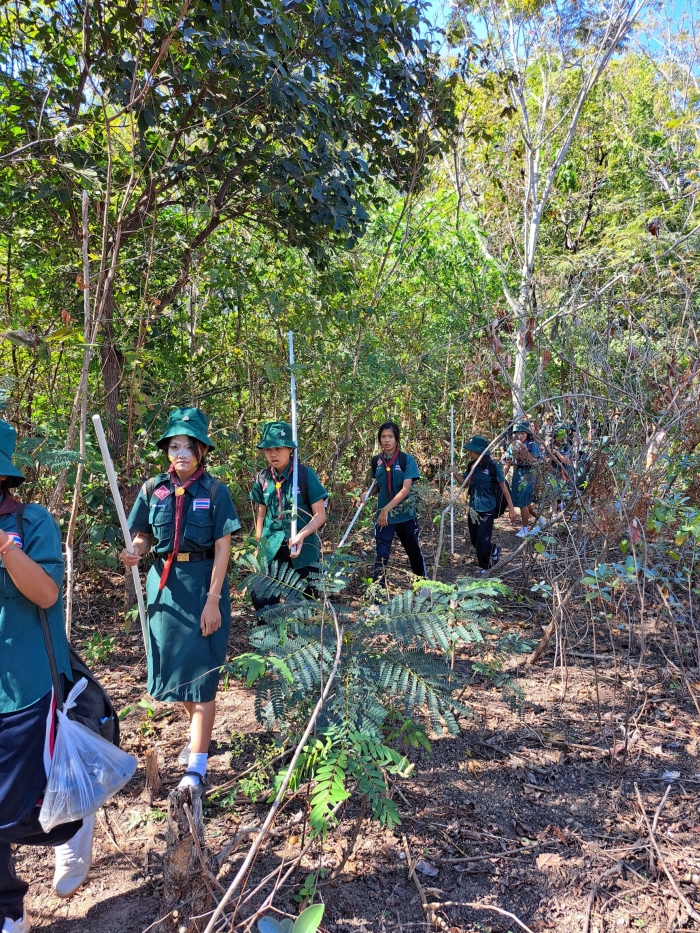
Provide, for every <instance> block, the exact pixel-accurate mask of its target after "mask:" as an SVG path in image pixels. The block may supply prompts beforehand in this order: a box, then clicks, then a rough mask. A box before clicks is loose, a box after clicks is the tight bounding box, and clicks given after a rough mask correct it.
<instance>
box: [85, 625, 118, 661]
mask: <svg viewBox="0 0 700 933" xmlns="http://www.w3.org/2000/svg"><path fill="white" fill-rule="evenodd" d="M113 651H114V636H113V635H100V634H99V633H98V632H93V634H92V637H91V638H89V639H88V640H87V641H85V642H83V657H84V658H85V660H86V661H87V662H88V664H106V663H107V661H109V657H110V655H111V654H112V652H113Z"/></svg>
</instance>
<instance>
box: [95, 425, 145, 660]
mask: <svg viewBox="0 0 700 933" xmlns="http://www.w3.org/2000/svg"><path fill="white" fill-rule="evenodd" d="M92 423H93V424H94V425H95V434H96V435H97V443H98V444H99V445H100V450H101V451H102V459H103V460H104V462H105V469H106V470H107V479H108V480H109V488H110V489H111V490H112V498H113V499H114V504H115V506H116V507H117V515H118V516H119V524H120V525H121V526H122V534H123V535H124V544H125V545H126V549H127V551H128V552H129V554H135V553H136V552H135V551H134V543H133V541H132V540H131V532H130V531H129V525H128V524H127V521H126V512H125V511H124V503H123V502H122V497H121V496H120V494H119V486H118V485H117V474H116V473H115V472H114V464H113V463H112V457H111V456H110V453H109V447H108V446H107V438H106V437H105V432H104V428H103V427H102V421H101V420H100V416H99V415H93V416H92ZM131 575H132V576H133V578H134V588H135V589H136V599H137V602H138V604H139V617H140V619H141V631H142V632H143V641H144V644H146V645H147V644H148V639H147V637H146V607H145V606H144V604H143V590H142V589H141V577H140V576H139V568H138V567H132V568H131Z"/></svg>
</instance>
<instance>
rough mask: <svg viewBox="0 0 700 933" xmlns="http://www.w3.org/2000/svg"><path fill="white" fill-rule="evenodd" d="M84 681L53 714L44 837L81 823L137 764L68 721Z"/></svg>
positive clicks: (42, 819) (42, 815) (41, 816)
mask: <svg viewBox="0 0 700 933" xmlns="http://www.w3.org/2000/svg"><path fill="white" fill-rule="evenodd" d="M86 686H87V680H86V679H85V678H84V677H83V678H81V679H80V680H79V681H78V683H77V684H76V685H75V686H74V687H73V689H72V690H71V692H70V693H69V694H68V696H67V698H66V702H65V703H64V705H63V709H62V710H59V711H58V712H57V714H56V715H57V717H58V729H57V734H56V743H55V745H54V750H53V758H52V759H51V768H50V770H49V778H48V782H47V784H46V792H45V794H44V802H43V803H42V805H41V812H40V813H39V822H40V823H41V825H42V828H43V830H44V832H46V833H48V832H49V831H50V830H52V829H53V828H54V826H59V825H60V824H61V823H71V822H72V821H73V820H81V819H83V817H85V816H89V815H90V814H91V813H95V811H96V810H99V808H100V807H101V806H102V804H103V803H104V802H105V801H106V800H107V798H108V797H111V796H112V794H116V792H117V791H118V790H121V788H122V787H123V786H124V785H125V784H126V783H127V781H128V780H129V779H130V778H131V776H132V775H133V773H134V771H135V770H136V764H137V761H136V759H135V758H134V756H133V755H128V754H127V753H126V752H123V751H122V750H121V749H120V748H117V746H116V745H112V743H111V742H108V741H107V740H106V739H103V738H102V736H101V735H97V733H95V732H92V731H91V730H90V729H88V728H87V727H86V726H83V725H82V724H81V723H79V722H74V721H73V720H72V719H69V718H68V715H67V712H68V710H69V709H71V708H72V707H73V706H75V700H76V697H78V696H79V695H80V694H81V693H82V692H83V690H84V689H85V687H86Z"/></svg>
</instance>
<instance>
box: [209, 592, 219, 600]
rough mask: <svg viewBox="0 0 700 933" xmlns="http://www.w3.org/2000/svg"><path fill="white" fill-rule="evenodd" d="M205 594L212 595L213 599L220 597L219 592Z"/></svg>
mask: <svg viewBox="0 0 700 933" xmlns="http://www.w3.org/2000/svg"><path fill="white" fill-rule="evenodd" d="M207 596H213V597H214V599H221V593H207Z"/></svg>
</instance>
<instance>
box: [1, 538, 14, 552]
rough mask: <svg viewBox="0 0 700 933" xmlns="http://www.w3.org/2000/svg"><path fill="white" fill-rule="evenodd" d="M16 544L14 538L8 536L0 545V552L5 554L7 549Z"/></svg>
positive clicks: (9, 549)
mask: <svg viewBox="0 0 700 933" xmlns="http://www.w3.org/2000/svg"><path fill="white" fill-rule="evenodd" d="M16 546H17V542H16V541H15V540H14V538H8V539H7V541H6V542H5V543H4V544H3V545H2V546H0V554H7V552H8V551H11V550H12V548H13V547H16Z"/></svg>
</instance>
